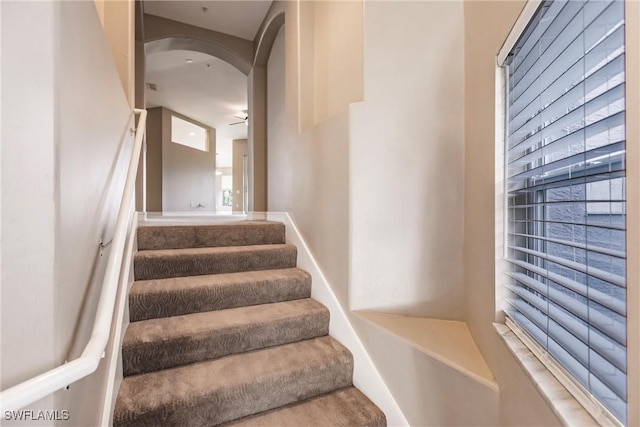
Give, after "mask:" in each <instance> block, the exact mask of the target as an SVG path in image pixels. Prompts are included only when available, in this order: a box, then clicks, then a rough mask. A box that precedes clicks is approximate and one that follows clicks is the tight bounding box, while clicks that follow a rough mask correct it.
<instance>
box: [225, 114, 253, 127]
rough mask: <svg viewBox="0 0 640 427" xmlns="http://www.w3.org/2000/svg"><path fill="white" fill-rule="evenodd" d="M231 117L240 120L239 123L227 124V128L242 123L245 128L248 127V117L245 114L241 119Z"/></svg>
mask: <svg viewBox="0 0 640 427" xmlns="http://www.w3.org/2000/svg"><path fill="white" fill-rule="evenodd" d="M233 117H235V118H236V119H240V120H241V121H239V122H235V123H231V124H229V126H233V125H239V124H242V123H244V124H245V125H247V126H248V125H249V116H248V115H246V114H245V115H244V116H243V117H240V116H233Z"/></svg>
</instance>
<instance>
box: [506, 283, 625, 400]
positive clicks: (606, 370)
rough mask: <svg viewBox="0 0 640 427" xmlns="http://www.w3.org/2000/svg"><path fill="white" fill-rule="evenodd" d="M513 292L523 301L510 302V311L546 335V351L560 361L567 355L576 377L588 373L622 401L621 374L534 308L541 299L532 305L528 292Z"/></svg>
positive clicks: (623, 386) (623, 385)
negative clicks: (575, 371) (558, 357)
mask: <svg viewBox="0 0 640 427" xmlns="http://www.w3.org/2000/svg"><path fill="white" fill-rule="evenodd" d="M514 293H515V294H516V295H518V296H519V297H521V298H523V299H522V300H516V301H514V303H513V307H514V309H516V310H517V311H518V312H519V313H521V314H522V315H523V316H525V317H526V318H528V319H529V320H530V321H531V322H532V323H534V324H535V325H536V327H537V328H538V329H539V330H540V331H542V333H544V332H546V336H547V349H548V350H549V351H550V352H551V353H552V354H554V355H559V356H560V357H562V358H564V359H567V357H568V356H569V357H571V359H572V361H573V362H575V363H574V364H573V366H572V368H573V369H574V370H575V369H576V368H577V369H578V372H580V375H582V376H588V374H589V373H591V374H593V375H594V376H595V377H596V378H598V379H599V380H600V381H601V382H602V383H603V384H605V385H606V386H607V388H608V389H609V390H610V391H612V392H614V393H615V395H616V396H619V397H622V398H626V387H625V384H626V383H625V381H621V380H622V379H624V377H625V375H626V374H625V372H623V371H622V370H620V369H618V368H617V367H616V366H614V365H613V364H612V363H611V362H610V361H609V360H607V359H606V358H604V357H602V356H601V355H600V354H598V353H597V352H595V351H593V350H591V351H590V346H589V345H587V344H585V343H584V342H582V341H581V340H580V339H579V338H578V337H576V336H575V335H573V334H572V333H571V332H569V331H568V330H567V329H565V328H564V327H563V326H562V325H561V324H559V323H558V322H556V321H555V320H554V319H553V318H551V317H549V316H547V315H546V314H545V313H544V312H543V311H540V310H539V309H538V307H539V306H544V305H545V304H546V303H545V301H544V300H539V301H538V302H535V303H533V302H532V301H534V300H535V299H536V297H535V296H534V295H531V293H530V292H526V291H524V292H522V291H514ZM527 294H529V295H527ZM524 301H526V302H524ZM527 303H529V304H530V305H529V304H527ZM558 353H559V354H558ZM576 363H577V365H576Z"/></svg>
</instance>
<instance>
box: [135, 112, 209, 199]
mask: <svg viewBox="0 0 640 427" xmlns="http://www.w3.org/2000/svg"><path fill="white" fill-rule="evenodd" d="M172 115H176V116H177V117H180V118H182V119H184V120H187V121H189V122H192V123H194V124H196V125H198V126H200V127H203V128H205V129H207V131H208V134H209V151H208V152H203V151H200V150H196V149H193V148H190V147H185V146H183V145H179V144H174V143H172V142H171V116H172ZM146 141H147V158H146V169H147V211H148V212H181V211H194V212H195V211H203V212H213V211H214V210H215V193H216V190H215V185H216V175H215V168H216V154H215V153H216V132H215V129H213V128H210V127H209V126H206V125H204V124H202V123H199V122H197V121H195V120H192V119H190V118H189V117H186V116H183V115H181V114H179V113H176V112H175V111H172V110H169V109H167V108H164V107H155V108H149V110H148V116H147V133H146ZM199 203H202V204H203V205H206V206H205V207H204V208H199V207H197V205H198V204H199ZM192 204H193V205H194V206H192Z"/></svg>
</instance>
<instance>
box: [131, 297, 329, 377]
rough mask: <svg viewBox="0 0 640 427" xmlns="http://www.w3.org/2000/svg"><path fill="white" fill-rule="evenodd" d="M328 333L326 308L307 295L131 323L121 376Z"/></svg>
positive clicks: (327, 312)
mask: <svg viewBox="0 0 640 427" xmlns="http://www.w3.org/2000/svg"><path fill="white" fill-rule="evenodd" d="M328 333H329V311H328V310H327V308H326V307H325V306H324V305H322V304H320V303H319V302H317V301H314V300H312V299H310V298H307V299H300V300H293V301H285V302H278V303H272V304H262V305H254V306H248V307H239V308H231V309H226V310H218V311H210V312H204V313H194V314H187V315H183V316H176V317H165V318H158V319H150V320H144V321H140V322H135V323H131V324H130V325H129V327H128V328H127V332H126V334H125V337H124V340H123V343H122V353H123V367H124V373H125V375H132V374H139V373H144V372H150V371H156V370H159V369H166V368H171V367H175V366H180V365H185V364H187V363H194V362H199V361H203V360H211V359H216V358H219V357H223V356H227V355H229V354H237V353H241V352H246V351H252V350H256V349H260V348H266V347H272V346H275V345H281V344H286V343H291V342H296V341H300V340H304V339H309V338H314V337H318V336H322V335H327V334H328Z"/></svg>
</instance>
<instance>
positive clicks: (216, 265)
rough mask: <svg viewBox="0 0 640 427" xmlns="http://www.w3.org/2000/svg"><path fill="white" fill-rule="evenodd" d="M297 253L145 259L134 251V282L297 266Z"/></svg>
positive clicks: (291, 249) (277, 251) (288, 249)
mask: <svg viewBox="0 0 640 427" xmlns="http://www.w3.org/2000/svg"><path fill="white" fill-rule="evenodd" d="M296 256H297V250H296V248H295V247H293V246H289V247H281V248H274V249H271V250H256V251H242V252H224V253H200V254H175V255H166V256H153V257H151V256H147V255H146V254H145V252H144V251H142V252H137V253H136V255H135V260H134V271H135V279H136V280H152V279H165V278H169V277H185V276H198V275H203V274H223V273H237V272H242V271H256V270H274V269H280V268H293V267H295V266H296Z"/></svg>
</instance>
